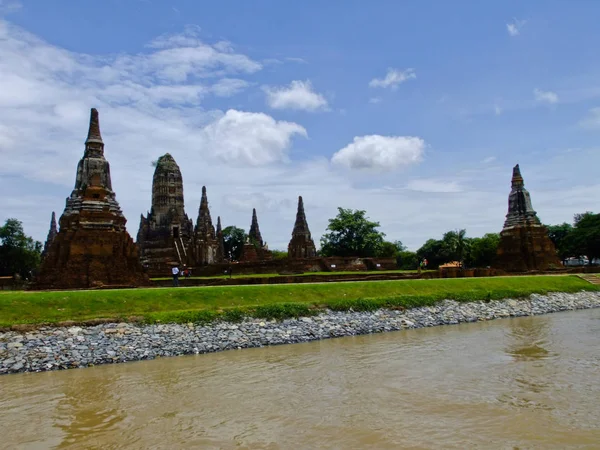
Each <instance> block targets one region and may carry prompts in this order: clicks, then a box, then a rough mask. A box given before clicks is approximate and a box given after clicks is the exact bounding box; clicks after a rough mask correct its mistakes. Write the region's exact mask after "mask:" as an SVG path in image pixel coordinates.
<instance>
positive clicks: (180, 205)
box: [137, 153, 194, 271]
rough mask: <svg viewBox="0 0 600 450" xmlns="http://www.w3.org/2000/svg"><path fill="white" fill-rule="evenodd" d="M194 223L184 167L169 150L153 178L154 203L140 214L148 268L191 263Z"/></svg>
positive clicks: (140, 249)
mask: <svg viewBox="0 0 600 450" xmlns="http://www.w3.org/2000/svg"><path fill="white" fill-rule="evenodd" d="M193 235H194V225H193V222H192V220H191V219H189V218H188V216H187V214H186V213H185V204H184V199H183V178H182V176H181V170H179V166H178V165H177V163H176V162H175V160H174V159H173V157H172V156H171V155H170V154H169V153H166V154H165V155H163V156H161V157H160V158H158V160H157V161H156V167H155V169H154V176H153V177H152V206H151V207H150V212H148V214H147V215H146V217H144V216H143V215H142V216H141V217H140V228H139V230H138V234H137V246H138V252H139V254H140V259H141V261H142V264H143V265H144V267H153V268H158V269H161V268H162V269H164V270H165V271H167V270H168V268H169V267H171V266H172V265H184V264H187V263H191V261H192V258H191V255H190V254H191V252H192V239H193Z"/></svg>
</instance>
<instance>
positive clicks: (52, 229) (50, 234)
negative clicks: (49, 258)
mask: <svg viewBox="0 0 600 450" xmlns="http://www.w3.org/2000/svg"><path fill="white" fill-rule="evenodd" d="M57 234H58V228H57V226H56V214H55V213H54V211H52V218H51V219H50V230H49V231H48V237H47V238H46V243H45V244H44V250H43V251H42V256H45V255H46V253H48V249H49V248H50V246H51V245H52V242H53V241H54V238H55V237H56V235H57Z"/></svg>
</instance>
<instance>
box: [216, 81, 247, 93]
mask: <svg viewBox="0 0 600 450" xmlns="http://www.w3.org/2000/svg"><path fill="white" fill-rule="evenodd" d="M249 85H250V83H248V82H247V81H245V80H240V79H237V78H223V79H222V80H219V81H218V82H216V83H215V84H213V85H212V86H211V91H212V92H213V93H214V94H215V95H217V96H219V97H231V96H233V95H235V94H238V93H240V92H241V91H243V90H244V89H246V88H247V87H248V86H249Z"/></svg>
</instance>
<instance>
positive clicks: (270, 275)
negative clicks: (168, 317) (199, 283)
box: [151, 270, 434, 281]
mask: <svg viewBox="0 0 600 450" xmlns="http://www.w3.org/2000/svg"><path fill="white" fill-rule="evenodd" d="M423 272H427V271H426V270H425V271H423ZM432 272H434V271H432ZM390 273H392V274H393V273H397V274H402V273H417V271H416V270H374V271H370V272H365V271H347V272H305V273H298V274H291V275H280V274H278V273H254V274H247V275H232V277H231V278H273V277H307V276H311V275H380V274H390ZM219 278H229V275H211V276H206V277H195V276H191V277H190V279H203V280H212V279H219ZM151 279H152V280H153V281H164V280H171V277H159V278H151ZM180 280H185V278H180Z"/></svg>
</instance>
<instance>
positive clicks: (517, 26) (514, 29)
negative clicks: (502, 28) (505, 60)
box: [506, 19, 527, 37]
mask: <svg viewBox="0 0 600 450" xmlns="http://www.w3.org/2000/svg"><path fill="white" fill-rule="evenodd" d="M526 23H527V21H526V20H518V19H514V20H513V21H512V22H511V23H507V24H506V31H507V32H508V35H509V36H511V37H515V36H518V35H519V34H520V33H521V29H522V28H523V27H524V26H525V24H526Z"/></svg>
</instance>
